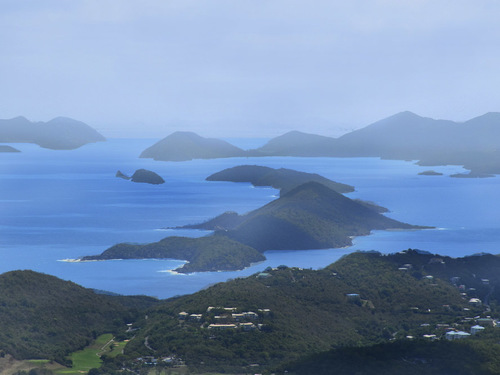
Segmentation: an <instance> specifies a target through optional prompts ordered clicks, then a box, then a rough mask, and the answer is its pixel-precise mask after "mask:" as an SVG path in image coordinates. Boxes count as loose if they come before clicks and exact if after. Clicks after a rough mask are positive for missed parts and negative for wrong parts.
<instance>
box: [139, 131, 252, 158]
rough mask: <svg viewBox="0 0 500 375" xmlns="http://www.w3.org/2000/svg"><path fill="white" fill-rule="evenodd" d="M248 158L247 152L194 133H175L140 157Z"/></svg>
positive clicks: (146, 150)
mask: <svg viewBox="0 0 500 375" xmlns="http://www.w3.org/2000/svg"><path fill="white" fill-rule="evenodd" d="M240 156H246V152H245V151H244V150H242V149H240V148H238V147H236V146H233V145H231V144H230V143H228V142H226V141H223V140H220V139H215V138H204V137H201V136H199V135H197V134H195V133H192V132H181V131H178V132H175V133H172V134H170V135H169V136H167V137H166V138H164V139H162V140H161V141H158V142H157V143H155V144H154V145H152V146H151V147H149V148H147V149H145V150H144V151H143V152H142V153H141V155H140V156H139V157H141V158H152V159H154V160H163V161H185V160H192V159H214V158H230V157H240Z"/></svg>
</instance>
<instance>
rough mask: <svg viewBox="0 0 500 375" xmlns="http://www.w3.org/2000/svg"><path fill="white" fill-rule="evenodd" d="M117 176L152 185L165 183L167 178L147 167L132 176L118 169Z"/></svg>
mask: <svg viewBox="0 0 500 375" xmlns="http://www.w3.org/2000/svg"><path fill="white" fill-rule="evenodd" d="M115 176H116V177H118V178H123V179H124V180H130V181H132V182H140V183H147V184H152V185H161V184H164V183H165V180H164V179H163V178H162V177H161V176H160V175H158V174H157V173H155V172H153V171H149V170H147V169H138V170H136V171H135V172H134V174H133V175H132V176H127V175H126V174H124V173H123V172H122V171H117V172H116V175H115Z"/></svg>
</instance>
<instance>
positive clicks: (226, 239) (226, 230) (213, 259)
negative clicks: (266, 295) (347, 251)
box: [81, 167, 425, 273]
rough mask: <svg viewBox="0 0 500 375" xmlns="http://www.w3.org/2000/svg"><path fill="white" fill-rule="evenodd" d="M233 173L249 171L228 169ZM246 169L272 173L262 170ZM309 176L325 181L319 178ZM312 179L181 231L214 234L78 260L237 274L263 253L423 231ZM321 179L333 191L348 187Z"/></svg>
mask: <svg viewBox="0 0 500 375" xmlns="http://www.w3.org/2000/svg"><path fill="white" fill-rule="evenodd" d="M235 170H236V171H237V172H242V171H243V170H248V168H246V167H244V168H242V169H241V168H236V169H233V170H232V171H235ZM249 170H251V171H258V172H261V171H265V172H272V173H274V172H273V171H268V170H267V169H261V168H260V167H257V168H254V167H250V168H249ZM278 172H279V173H278V174H279V175H281V176H283V175H284V176H288V177H290V176H295V177H296V179H295V180H294V179H293V178H288V179H285V180H286V181H287V183H290V186H292V185H294V183H293V181H295V182H297V183H299V182H302V181H304V180H305V179H304V176H307V174H302V173H298V172H296V171H290V170H285V172H283V171H281V172H280V171H278ZM272 173H271V175H272ZM240 175H241V174H240ZM311 176H312V177H313V179H315V180H321V181H323V178H321V176H318V175H311ZM315 180H313V181H309V182H306V183H303V184H300V185H298V186H296V187H294V188H291V190H290V191H287V192H285V193H284V194H281V195H280V197H279V198H278V199H276V200H274V201H273V202H271V203H269V204H267V205H265V206H263V207H261V208H258V209H256V210H254V211H251V212H248V213H246V214H244V215H238V214H237V213H234V212H226V213H224V214H222V215H220V216H218V217H216V218H214V219H212V220H209V221H207V222H205V223H201V224H193V225H188V226H185V227H184V228H191V229H193V228H194V229H204V230H212V231H214V233H213V234H212V235H208V236H205V237H201V238H196V239H193V238H185V237H167V238H165V239H163V240H161V241H159V242H155V243H151V244H144V245H135V244H117V245H115V246H112V247H111V248H109V249H107V250H105V251H104V252H103V253H102V254H100V255H93V256H85V257H83V258H82V259H81V260H83V261H90V260H109V259H143V258H173V259H180V260H186V261H188V262H189V263H186V264H185V265H183V266H182V267H180V268H178V269H177V270H176V271H177V272H183V273H187V272H201V271H217V270H238V269H242V268H245V267H248V266H249V265H251V264H252V263H255V262H259V261H262V260H264V259H265V257H264V256H263V254H262V253H263V252H265V251H267V250H309V249H326V248H336V247H343V246H348V245H350V244H352V242H351V241H352V239H351V238H352V236H362V235H367V234H369V233H370V231H371V230H376V229H377V230H383V229H403V230H410V229H423V228H425V227H421V226H414V225H410V224H406V223H401V222H398V221H396V220H393V219H390V218H388V217H386V216H384V215H382V214H381V213H380V212H379V211H380V207H378V206H375V205H370V204H366V203H364V202H358V201H355V200H352V199H349V198H347V197H345V196H343V195H342V194H340V193H338V192H337V191H335V190H332V189H330V188H329V187H327V186H325V185H323V184H322V183H319V182H316V181H315ZM324 180H325V182H326V183H328V184H333V186H334V187H337V188H338V187H340V188H341V189H346V188H347V189H348V188H350V187H347V186H346V185H342V184H337V183H334V182H333V181H330V180H327V179H324ZM275 181H278V186H286V185H284V184H283V183H282V181H281V179H275Z"/></svg>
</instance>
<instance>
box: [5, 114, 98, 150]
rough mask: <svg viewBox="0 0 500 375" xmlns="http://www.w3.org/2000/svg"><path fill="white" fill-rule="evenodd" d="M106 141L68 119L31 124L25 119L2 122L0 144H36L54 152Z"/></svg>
mask: <svg viewBox="0 0 500 375" xmlns="http://www.w3.org/2000/svg"><path fill="white" fill-rule="evenodd" d="M105 140H106V139H105V138H104V137H103V136H102V135H101V134H99V133H98V132H97V131H96V130H94V129H92V128H91V127H90V126H88V125H87V124H85V123H83V122H81V121H77V120H73V119H70V118H67V117H56V118H54V119H52V120H50V121H48V122H31V121H29V120H28V119H26V118H25V117H21V116H20V117H15V118H13V119H9V120H0V142H4V143H35V144H37V145H39V146H40V147H43V148H49V149H53V150H73V149H76V148H78V147H81V146H83V145H86V144H87V143H93V142H102V141H105Z"/></svg>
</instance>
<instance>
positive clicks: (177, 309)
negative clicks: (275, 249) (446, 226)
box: [0, 249, 500, 375]
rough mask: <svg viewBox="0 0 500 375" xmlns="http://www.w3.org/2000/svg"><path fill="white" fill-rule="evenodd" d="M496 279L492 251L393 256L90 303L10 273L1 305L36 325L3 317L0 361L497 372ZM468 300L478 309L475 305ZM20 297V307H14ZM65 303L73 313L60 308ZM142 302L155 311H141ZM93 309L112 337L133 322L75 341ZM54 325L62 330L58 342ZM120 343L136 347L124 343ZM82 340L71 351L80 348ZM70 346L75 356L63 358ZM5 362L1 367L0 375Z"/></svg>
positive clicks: (149, 367)
mask: <svg viewBox="0 0 500 375" xmlns="http://www.w3.org/2000/svg"><path fill="white" fill-rule="evenodd" d="M499 271H500V257H497V256H493V255H489V254H481V255H477V256H469V257H465V258H449V257H443V256H439V255H435V254H430V253H427V252H422V251H419V250H411V249H410V250H406V251H403V252H400V253H397V254H391V255H382V254H380V253H376V252H369V253H361V252H360V253H353V254H349V255H347V256H345V257H343V258H341V259H339V260H338V261H337V262H336V263H334V264H331V265H330V266H328V267H326V268H324V269H321V270H317V271H313V270H307V269H300V268H289V267H286V266H279V267H277V268H274V269H271V268H268V269H266V270H265V272H264V273H263V274H255V275H252V276H250V277H247V278H244V279H235V280H232V281H229V282H225V283H219V284H216V285H214V286H212V287H210V288H207V289H205V290H202V291H200V292H198V293H195V294H192V295H188V296H182V297H176V298H171V299H169V300H165V301H161V302H159V303H154V302H153V301H154V300H151V299H148V298H147V297H133V298H130V299H129V298H128V297H121V296H105V295H96V294H95V293H93V292H91V291H89V290H86V289H84V288H81V287H78V286H75V285H74V284H72V283H69V282H65V281H61V280H57V279H56V278H52V277H50V276H46V275H41V274H36V273H34V272H31V271H22V272H21V271H17V272H11V273H7V274H4V275H1V276H0V285H1V286H2V289H1V290H2V291H5V292H3V295H2V298H3V299H2V300H0V306H8V307H10V308H11V309H15V308H16V306H17V307H19V308H18V309H17V310H15V312H16V315H19V316H22V315H25V316H24V318H25V319H27V318H28V315H29V312H30V310H31V309H32V308H33V309H35V308H36V311H37V317H36V318H33V317H30V318H29V319H30V320H32V321H34V322H30V323H29V324H31V326H29V327H27V326H28V323H27V322H26V321H24V320H22V319H19V320H17V321H16V320H14V319H13V318H12V317H11V316H9V315H5V314H4V315H1V316H0V318H1V320H0V321H1V322H2V327H1V328H2V330H0V334H2V335H4V336H3V337H4V338H5V340H2V341H1V342H0V343H1V344H2V345H4V346H3V347H2V351H1V352H0V353H3V354H2V356H8V354H5V353H16V352H15V351H16V350H19V348H24V350H25V353H28V354H29V353H35V354H36V353H41V352H42V349H43V350H45V352H47V353H48V352H49V351H50V350H49V349H55V348H56V347H57V348H58V349H57V351H56V353H63V352H64V353H65V354H67V355H69V354H70V352H74V351H75V350H77V349H82V348H83V346H87V347H86V348H85V349H84V350H82V351H76V352H75V353H73V354H71V356H70V357H69V359H68V360H66V362H65V361H64V358H63V359H62V360H60V362H62V363H65V364H67V365H70V364H71V363H72V364H73V367H72V368H71V369H67V370H57V369H56V368H53V367H49V366H52V365H51V364H50V363H47V361H46V360H43V361H40V362H39V363H35V362H32V363H31V367H30V366H28V363H27V365H26V366H24V367H22V366H18V367H11V368H13V369H17V370H13V371H11V372H10V373H15V371H18V373H19V374H20V375H21V374H22V375H36V374H41V375H49V374H50V371H51V370H52V371H56V372H57V373H61V374H63V373H66V374H71V373H74V374H76V373H81V372H85V371H89V374H90V375H97V374H106V375H110V374H119V373H120V371H122V369H123V368H126V369H129V370H130V371H134V372H136V373H140V374H144V375H146V374H148V373H152V374H155V373H158V374H161V373H164V374H169V373H170V374H188V373H192V372H198V373H204V374H207V373H208V372H211V373H221V374H222V373H234V374H237V373H240V374H241V373H255V372H261V373H266V374H267V373H269V372H276V373H279V374H281V373H282V372H284V371H285V370H286V371H288V373H290V374H296V375H302V374H317V375H322V374H326V373H331V370H332V369H335V373H338V374H352V373H361V374H377V373H383V374H412V375H413V374H417V371H418V372H420V373H426V374H431V375H434V374H436V375H437V374H485V375H489V374H497V373H499V369H500V360H499V359H498V358H500V356H499V354H500V329H499V328H493V326H492V320H491V319H489V318H486V317H487V316H491V317H492V318H493V319H496V318H498V317H499V316H500V311H499V308H498V301H500V291H499V290H500V276H499V275H500V272H499ZM30 290H33V292H32V293H33V295H30V294H29V292H28V291H30ZM88 293H90V294H91V295H89V296H88V295H87V294H88ZM67 295H69V296H70V297H67V298H63V296H67ZM15 296H20V297H15ZM71 296H73V297H74V298H76V299H72V298H71ZM473 297H474V298H478V299H480V300H481V301H482V304H481V303H480V304H475V303H474V304H471V303H470V301H469V299H470V298H473ZM17 298H19V299H20V300H19V301H18V302H20V303H21V305H19V306H18V305H15V304H14V302H13V300H14V301H17ZM53 298H55V300H54V299H53ZM68 298H69V299H70V301H69V303H70V304H71V308H70V307H69V306H66V305H65V301H66V299H68ZM38 299H40V300H43V301H46V302H47V303H48V304H49V305H50V308H47V307H44V306H43V305H42V304H41V301H39V300H38ZM23 301H24V302H23ZM27 301H30V302H31V303H32V304H33V305H29V304H28V305H26V303H27ZM79 301H83V303H84V306H86V307H84V306H82V305H79V304H78V303H79ZM125 301H127V302H125ZM7 303H9V304H10V305H7ZM23 303H24V304H23ZM141 305H142V306H150V307H149V309H148V310H147V311H143V312H142V313H138V310H137V307H139V306H141ZM62 306H64V309H63V310H62V309H61V307H62ZM106 306H107V307H106ZM106 308H109V309H110V310H114V312H109V311H107V310H106ZM100 309H101V310H100ZM102 309H104V310H105V311H102ZM128 309H132V310H128ZM89 311H91V312H92V314H93V315H92V324H97V322H96V321H97V320H99V319H101V322H102V325H103V326H106V323H107V324H108V327H109V326H110V327H115V331H117V332H118V331H120V329H119V328H117V327H118V326H123V322H125V321H126V320H124V318H123V316H126V317H129V318H130V320H129V321H130V323H133V324H132V325H131V326H129V327H128V328H129V332H127V333H125V330H124V329H122V330H121V332H119V334H118V335H117V336H116V340H115V341H113V342H111V341H110V340H111V338H112V337H113V336H112V335H111V334H105V335H101V336H98V335H99V334H100V333H98V331H97V329H96V328H95V326H94V328H93V329H94V331H93V335H95V336H93V337H95V338H96V339H94V338H90V339H89V338H84V339H81V338H82V336H84V334H85V332H86V331H84V330H83V328H82V327H81V326H79V324H81V319H82V316H84V315H85V314H88V313H89ZM132 311H135V313H133V312H132ZM99 314H101V315H99ZM75 316H78V317H79V318H78V319H80V320H79V323H78V322H75V320H74V319H75V318H74V317H75ZM484 318H486V319H484ZM50 319H54V321H55V323H54V324H52V325H51V326H50V328H51V330H52V331H51V332H55V333H56V335H54V334H52V333H49V332H45V331H44V332H38V333H37V334H35V333H34V332H37V330H38V331H40V330H41V327H39V326H37V321H38V320H40V321H41V323H42V325H43V326H45V325H49V324H50V323H52V322H51V321H50ZM481 319H483V321H482V322H481ZM4 322H5V323H4ZM118 322H119V324H118V325H117V323H118ZM66 323H67V324H72V325H73V326H66V325H65V324H66ZM89 324H91V323H89V321H85V325H86V326H87V325H89ZM476 324H483V325H486V329H485V330H484V331H483V332H481V333H479V334H477V335H476V336H473V337H469V338H467V339H464V340H462V341H452V342H449V341H447V340H444V339H443V337H444V335H445V333H446V331H447V330H450V329H452V330H464V331H469V330H470V328H471V327H472V326H473V325H476ZM56 325H64V327H63V329H64V331H65V337H64V340H65V341H64V342H62V338H61V337H60V336H58V335H57V331H56V328H57V327H56ZM89 328H90V327H87V329H89ZM123 328H124V327H123ZM82 331H83V333H82ZM102 332H112V331H111V330H108V331H101V333H102ZM424 335H427V337H428V338H427V339H426V340H423V338H424V337H425V336H424ZM91 337H92V335H91ZM409 337H411V338H413V339H409ZM433 337H434V338H435V339H436V340H437V341H431V340H432V338H433ZM14 338H15V339H14ZM126 338H128V339H131V340H130V341H128V343H127V344H126V342H125V339H126ZM9 339H10V341H9ZM84 341H85V342H86V344H85V345H81V346H79V347H76V346H77V345H76V344H75V342H77V343H79V342H84ZM26 343H29V344H31V345H32V346H31V347H26V345H27V344H26ZM34 343H36V345H35V344H34ZM106 343H109V345H106ZM125 344H126V345H125ZM6 345H8V346H6ZM23 345H24V346H23ZM70 345H73V347H75V349H74V350H72V351H69V350H68V348H69V346H70ZM30 350H31V352H30ZM122 351H123V354H122ZM28 354H27V355H28ZM30 357H33V354H30ZM35 357H36V355H35ZM99 357H100V358H99ZM38 358H43V357H41V356H39V357H38ZM44 358H49V359H51V358H54V354H52V356H49V355H46V356H45V357H44ZM101 361H102V362H101ZM2 363H3V362H1V358H0V368H1V366H2ZM186 366H187V367H186ZM33 367H37V369H36V370H35V369H34V370H30V369H32V368H33ZM28 371H33V374H31V373H30V374H28ZM329 371H330V372H329Z"/></svg>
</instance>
